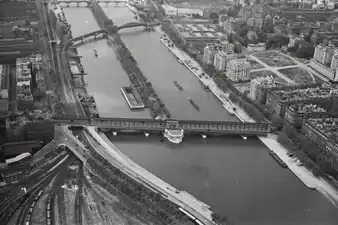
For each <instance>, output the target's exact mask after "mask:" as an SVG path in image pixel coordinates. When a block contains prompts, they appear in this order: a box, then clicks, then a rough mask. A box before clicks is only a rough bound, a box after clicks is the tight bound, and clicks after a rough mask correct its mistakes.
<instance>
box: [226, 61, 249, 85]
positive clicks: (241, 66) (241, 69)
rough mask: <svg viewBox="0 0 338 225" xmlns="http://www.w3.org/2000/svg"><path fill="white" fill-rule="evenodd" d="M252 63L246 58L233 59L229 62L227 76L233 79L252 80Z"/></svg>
mask: <svg viewBox="0 0 338 225" xmlns="http://www.w3.org/2000/svg"><path fill="white" fill-rule="evenodd" d="M250 69H251V65H250V63H249V62H248V61H247V60H246V59H233V60H230V61H229V62H228V63H227V71H226V76H227V77H228V78H229V79H230V80H232V81H235V82H236V81H247V80H250Z"/></svg>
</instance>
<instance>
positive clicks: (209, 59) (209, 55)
mask: <svg viewBox="0 0 338 225" xmlns="http://www.w3.org/2000/svg"><path fill="white" fill-rule="evenodd" d="M215 54H216V51H215V49H213V48H212V47H211V46H206V47H205V48H204V50H203V62H204V63H206V64H213V63H214V56H215Z"/></svg>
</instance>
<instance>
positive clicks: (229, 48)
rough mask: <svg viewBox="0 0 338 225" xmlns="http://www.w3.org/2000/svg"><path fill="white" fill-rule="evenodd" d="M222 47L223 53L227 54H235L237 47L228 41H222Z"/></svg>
mask: <svg viewBox="0 0 338 225" xmlns="http://www.w3.org/2000/svg"><path fill="white" fill-rule="evenodd" d="M221 45H222V48H223V51H224V52H225V53H226V54H233V53H234V50H235V45H234V44H232V43H230V42H229V41H228V40H225V41H222V42H221Z"/></svg>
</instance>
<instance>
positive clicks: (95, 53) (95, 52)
mask: <svg viewBox="0 0 338 225" xmlns="http://www.w3.org/2000/svg"><path fill="white" fill-rule="evenodd" d="M94 55H95V57H96V58H97V56H98V55H97V51H96V49H94Z"/></svg>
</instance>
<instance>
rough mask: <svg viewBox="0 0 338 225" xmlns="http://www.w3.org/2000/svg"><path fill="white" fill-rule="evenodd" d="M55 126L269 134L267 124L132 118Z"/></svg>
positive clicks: (73, 121)
mask: <svg viewBox="0 0 338 225" xmlns="http://www.w3.org/2000/svg"><path fill="white" fill-rule="evenodd" d="M54 119H55V123H57V124H69V125H74V126H76V125H77V126H95V127H99V128H101V129H108V130H111V131H115V132H118V131H128V130H129V131H130V130H136V131H142V132H161V131H164V130H165V129H183V130H184V132H185V133H196V134H210V133H211V134H216V135H232V134H238V135H246V136H252V135H267V134H268V133H269V132H270V125H269V124H268V123H242V122H232V121H194V120H171V119H170V120H153V119H134V118H93V119H90V118H83V119H80V118H74V117H58V118H54Z"/></svg>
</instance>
